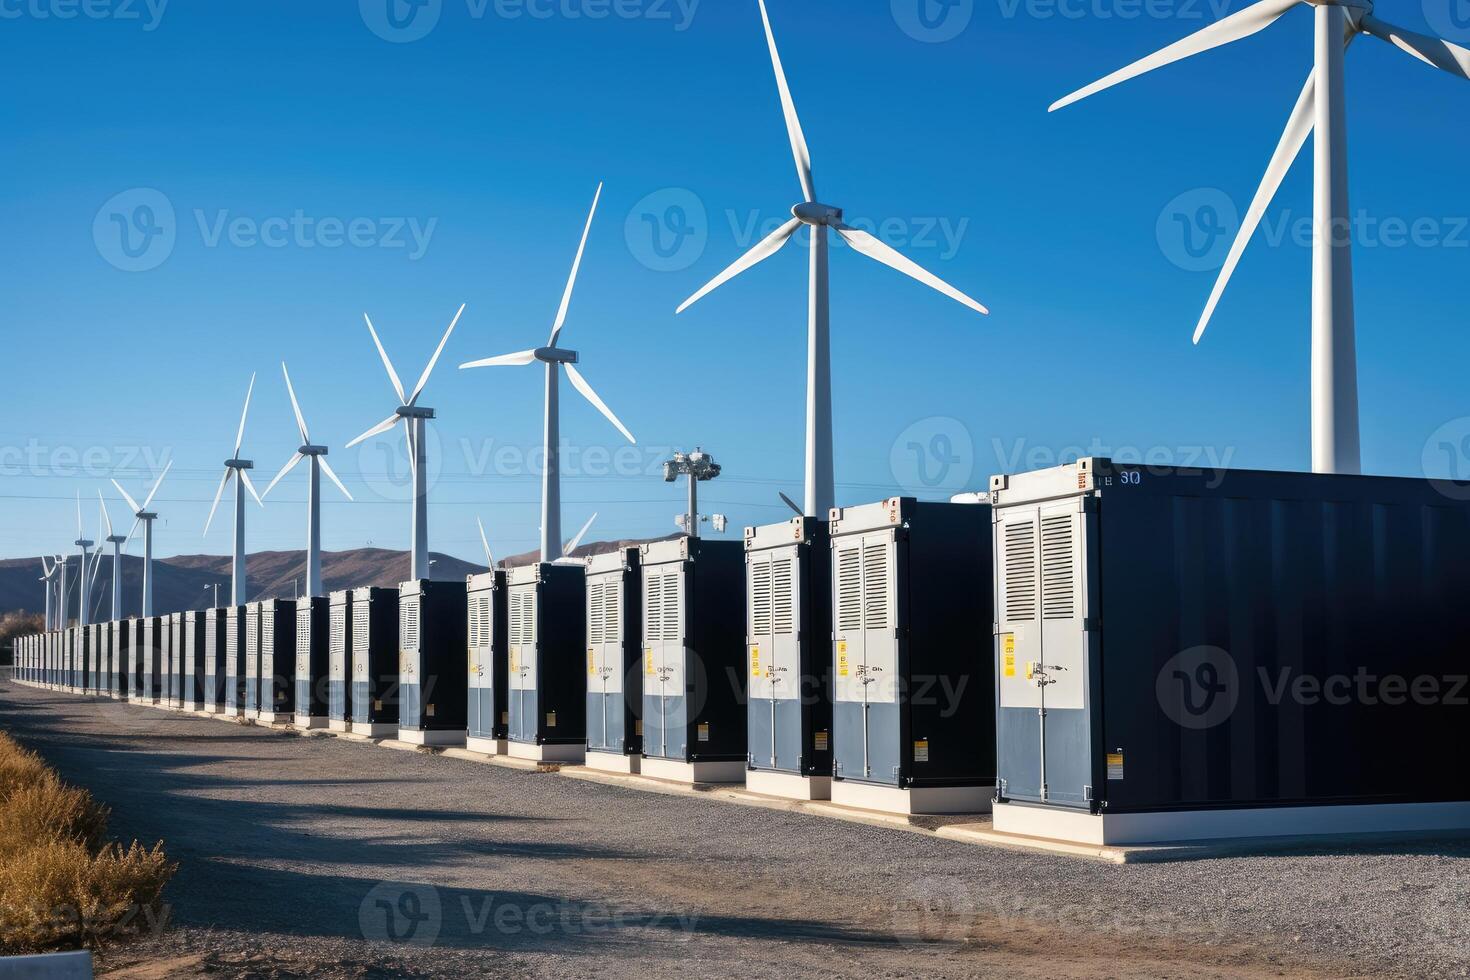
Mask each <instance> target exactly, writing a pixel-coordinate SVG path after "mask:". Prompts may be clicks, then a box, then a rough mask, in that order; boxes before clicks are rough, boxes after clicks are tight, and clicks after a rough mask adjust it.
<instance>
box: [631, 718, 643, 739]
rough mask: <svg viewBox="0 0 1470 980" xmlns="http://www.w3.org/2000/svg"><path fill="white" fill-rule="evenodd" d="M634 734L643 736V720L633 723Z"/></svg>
mask: <svg viewBox="0 0 1470 980" xmlns="http://www.w3.org/2000/svg"><path fill="white" fill-rule="evenodd" d="M633 734H634V735H642V734H643V719H642V718H639V719H638V720H637V721H635V722H633Z"/></svg>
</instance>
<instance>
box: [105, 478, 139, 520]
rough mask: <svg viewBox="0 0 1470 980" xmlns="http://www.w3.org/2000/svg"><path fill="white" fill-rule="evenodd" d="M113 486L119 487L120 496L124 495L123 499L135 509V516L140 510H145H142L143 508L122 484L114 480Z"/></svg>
mask: <svg viewBox="0 0 1470 980" xmlns="http://www.w3.org/2000/svg"><path fill="white" fill-rule="evenodd" d="M112 485H113V486H115V487H117V492H118V493H120V494H122V495H123V499H124V500H126V501H127V502H128V506H129V507H131V508H133V513H134V514H136V513H137V512H138V511H140V510H142V509H143V508H141V507H139V506H138V502H137V501H136V500H134V499H133V498H132V495H130V494H129V493H128V492H127V491H126V490H124V489H123V488H122V484H121V483H118V482H117V481H116V480H113V481H112Z"/></svg>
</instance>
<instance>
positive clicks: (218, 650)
mask: <svg viewBox="0 0 1470 980" xmlns="http://www.w3.org/2000/svg"><path fill="white" fill-rule="evenodd" d="M227 613H228V610H225V609H206V610H204V612H203V613H201V614H200V627H199V628H200V632H201V636H200V649H201V656H202V658H203V661H204V687H203V692H204V693H203V704H202V705H201V707H202V708H203V709H204V710H205V711H206V712H208V713H209V714H212V715H217V714H223V713H224V710H225V656H226V653H227V651H228V647H227V645H226V642H225V639H226V637H225V617H226V615H227Z"/></svg>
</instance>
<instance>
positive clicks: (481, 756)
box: [439, 748, 561, 772]
mask: <svg viewBox="0 0 1470 980" xmlns="http://www.w3.org/2000/svg"><path fill="white" fill-rule="evenodd" d="M439 754H440V755H442V756H444V757H445V758H446V759H459V760H461V761H464V762H478V763H480V764H482V765H487V766H503V767H504V768H506V769H519V770H521V771H522V772H538V771H547V766H548V765H552V766H553V768H554V769H556V770H559V769H560V768H561V767H560V765H557V764H548V763H541V762H532V761H531V760H530V759H513V758H511V757H510V756H508V755H489V754H488V753H485V752H477V751H472V750H470V749H458V748H448V749H440V750H439Z"/></svg>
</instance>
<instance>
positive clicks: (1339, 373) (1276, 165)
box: [1050, 0, 1470, 473]
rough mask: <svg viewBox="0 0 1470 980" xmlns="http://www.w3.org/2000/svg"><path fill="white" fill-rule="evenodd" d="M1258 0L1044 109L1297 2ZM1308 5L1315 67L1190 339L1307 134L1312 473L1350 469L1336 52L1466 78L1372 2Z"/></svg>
mask: <svg viewBox="0 0 1470 980" xmlns="http://www.w3.org/2000/svg"><path fill="white" fill-rule="evenodd" d="M1299 2H1300V3H1307V2H1308V0H1259V2H1257V3H1254V4H1252V5H1251V6H1249V7H1246V8H1245V9H1243V10H1240V11H1237V12H1236V13H1233V14H1231V15H1230V16H1229V17H1225V18H1223V19H1221V20H1219V21H1216V22H1215V23H1213V24H1211V25H1210V26H1209V27H1206V28H1204V29H1203V30H1200V31H1196V32H1195V33H1194V34H1191V35H1189V36H1188V37H1186V38H1184V39H1182V40H1179V41H1175V42H1174V43H1173V44H1171V45H1168V46H1167V47H1165V48H1162V49H1160V50H1158V51H1156V52H1154V53H1153V54H1151V55H1149V56H1148V57H1146V58H1143V59H1140V60H1139V61H1135V62H1134V63H1133V64H1131V65H1129V66H1127V67H1126V68H1121V69H1119V70H1118V71H1115V72H1113V73H1112V74H1111V75H1108V76H1107V77H1105V78H1102V79H1100V80H1098V81H1096V82H1093V83H1092V84H1091V85H1088V86H1086V87H1085V88H1081V89H1078V90H1077V91H1076V92H1073V93H1072V94H1071V95H1069V96H1067V97H1066V98H1064V99H1061V100H1059V101H1057V102H1055V103H1053V104H1052V106H1051V110H1050V111H1055V110H1057V109H1060V108H1062V107H1063V106H1067V105H1071V104H1072V103H1073V102H1077V101H1079V100H1081V99H1085V98H1086V97H1087V96H1089V95H1093V94H1094V93H1096V92H1100V91H1102V90H1103V89H1105V88H1111V87H1112V86H1114V85H1117V84H1118V83H1120V82H1125V81H1127V80H1128V79H1130V78H1136V77H1137V76H1139V75H1142V74H1144V73H1145V72H1149V71H1152V70H1154V69H1155V68H1161V67H1163V66H1164V65H1168V64H1172V63H1173V62H1176V61H1181V60H1183V59H1185V58H1188V57H1191V56H1193V55H1196V54H1200V53H1202V52H1205V51H1209V50H1211V49H1213V48H1217V47H1220V46H1221V45H1225V44H1229V43H1230V42H1232V41H1238V40H1240V39H1242V38H1245V37H1249V36H1251V35H1252V34H1255V33H1257V32H1259V31H1262V30H1264V29H1265V28H1267V27H1269V26H1270V25H1271V24H1273V23H1275V22H1276V20H1277V19H1278V18H1279V17H1281V16H1282V15H1283V14H1285V13H1286V12H1287V11H1288V10H1290V9H1292V8H1293V7H1295V6H1297V5H1298V3H1299ZM1310 6H1313V7H1315V13H1314V15H1313V16H1314V17H1315V19H1316V27H1315V44H1314V46H1313V52H1314V65H1313V68H1312V71H1311V73H1310V74H1309V75H1308V76H1307V83H1306V85H1305V87H1303V89H1302V92H1301V95H1299V96H1298V97H1297V101H1296V106H1295V108H1293V109H1292V112H1291V116H1290V118H1288V120H1287V123H1286V130H1285V132H1283V133H1282V134H1281V141H1280V143H1278V144H1277V146H1276V152H1275V153H1274V154H1272V156H1271V162H1270V164H1269V165H1268V166H1267V168H1266V175H1265V177H1264V178H1263V179H1262V181H1261V185H1260V187H1259V188H1258V189H1257V191H1256V196H1255V198H1254V199H1253V200H1252V201H1251V205H1250V209H1249V211H1247V213H1246V216H1245V220H1244V221H1243V222H1241V226H1240V230H1239V232H1238V233H1237V234H1236V236H1235V242H1234V243H1233V244H1232V246H1231V248H1230V253H1229V255H1228V256H1227V258H1226V260H1225V264H1224V266H1223V267H1222V268H1221V269H1220V274H1219V277H1218V278H1217V279H1216V280H1215V288H1214V289H1213V290H1212V291H1211V293H1210V298H1209V301H1208V302H1207V303H1206V304H1205V310H1204V313H1203V315H1201V316H1200V319H1199V324H1198V325H1197V326H1196V327H1195V331H1194V342H1195V343H1196V344H1198V343H1199V341H1200V337H1201V336H1203V334H1204V332H1205V327H1207V326H1208V325H1209V322H1210V317H1211V316H1212V315H1213V314H1214V312H1215V306H1216V304H1218V303H1219V301H1220V296H1221V294H1223V293H1224V291H1225V286H1226V284H1227V283H1229V281H1230V276H1231V274H1232V273H1233V272H1234V271H1235V266H1236V264H1237V263H1238V262H1239V261H1240V256H1241V253H1243V252H1244V251H1245V247H1246V245H1247V244H1248V243H1249V242H1250V240H1251V237H1252V235H1254V234H1255V230H1256V227H1257V226H1258V225H1259V224H1260V220H1261V217H1262V216H1263V215H1264V214H1265V212H1266V208H1267V207H1268V206H1269V205H1270V203H1271V199H1272V198H1273V197H1275V196H1276V191H1277V189H1278V188H1279V187H1280V186H1281V181H1282V180H1283V179H1284V178H1285V177H1286V172H1287V171H1288V170H1289V169H1290V168H1291V165H1292V162H1293V161H1295V160H1296V157H1297V154H1298V153H1299V152H1300V151H1301V148H1302V144H1303V143H1305V142H1306V140H1307V136H1308V135H1309V134H1311V133H1313V131H1314V130H1315V137H1314V139H1313V144H1312V149H1313V154H1314V157H1315V159H1314V161H1313V162H1314V179H1315V187H1314V191H1313V196H1312V201H1313V203H1312V225H1313V234H1312V469H1313V471H1315V472H1317V473H1358V472H1361V470H1362V453H1361V450H1360V447H1359V442H1358V365H1357V340H1356V337H1355V325H1354V319H1353V265H1352V242H1351V240H1350V235H1349V230H1350V227H1351V226H1350V223H1349V222H1350V217H1349V214H1348V183H1347V99H1346V84H1345V79H1344V67H1343V64H1344V58H1343V55H1344V51H1345V49H1346V48H1347V46H1348V45H1349V44H1351V43H1352V42H1353V39H1354V38H1356V37H1357V36H1358V35H1359V34H1368V35H1371V36H1373V37H1376V38H1378V39H1379V40H1382V41H1387V42H1388V43H1390V44H1392V45H1394V46H1395V47H1397V48H1398V49H1399V50H1401V51H1403V52H1405V53H1406V54H1410V55H1413V56H1414V57H1415V58H1418V59H1419V60H1420V61H1422V62H1424V63H1425V64H1427V65H1430V66H1431V67H1434V68H1440V69H1443V70H1444V71H1447V72H1449V73H1450V74H1452V75H1458V76H1459V77H1461V78H1466V79H1470V50H1466V49H1465V48H1462V47H1460V46H1458V45H1455V44H1451V43H1450V42H1448V41H1445V40H1442V39H1440V38H1437V37H1428V36H1426V35H1423V34H1416V33H1414V32H1413V31H1406V30H1404V29H1403V28H1400V27H1395V26H1394V25H1392V24H1390V23H1388V22H1386V21H1383V20H1380V19H1379V18H1378V17H1376V16H1375V15H1374V13H1373V3H1372V0H1311V3H1310Z"/></svg>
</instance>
